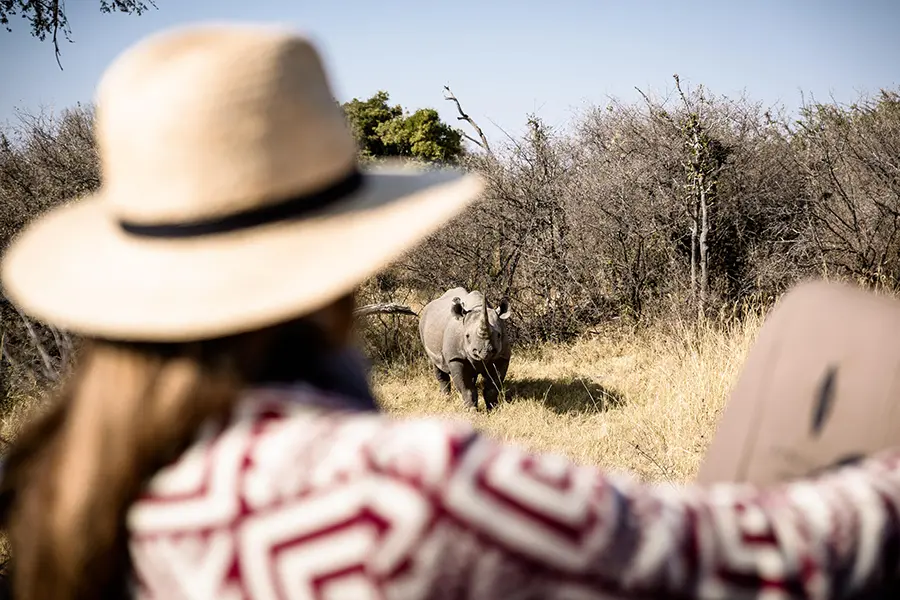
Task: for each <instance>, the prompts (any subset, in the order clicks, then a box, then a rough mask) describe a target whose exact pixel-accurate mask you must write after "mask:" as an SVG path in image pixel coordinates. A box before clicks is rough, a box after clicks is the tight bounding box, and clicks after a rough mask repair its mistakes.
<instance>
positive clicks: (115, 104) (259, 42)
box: [96, 25, 357, 225]
mask: <svg viewBox="0 0 900 600" xmlns="http://www.w3.org/2000/svg"><path fill="white" fill-rule="evenodd" d="M96 132H97V144H98V148H99V153H100V163H101V170H102V174H103V187H104V188H105V191H106V192H107V193H106V194H104V195H105V196H106V198H108V199H109V200H108V202H109V208H110V210H111V212H112V213H113V214H114V217H115V218H117V219H120V220H127V221H129V222H133V223H138V224H145V225H155V224H167V223H179V222H186V221H197V220H204V219H210V218H218V217H222V216H227V215H230V214H234V213H240V212H244V211H247V210H254V209H258V208H260V207H263V206H265V205H268V204H275V203H279V202H282V201H284V200H285V199H288V198H291V197H295V196H302V195H304V194H306V193H314V192H316V191H319V190H320V189H322V188H326V187H328V186H329V185H331V184H333V183H335V182H336V181H339V180H341V179H343V178H345V177H346V176H347V175H348V174H349V173H351V172H353V170H354V168H355V167H356V164H357V163H356V155H357V154H356V153H357V146H356V142H355V140H354V139H353V136H352V134H351V133H350V130H349V128H348V126H347V122H346V119H345V117H344V114H343V112H342V111H341V109H340V106H339V105H338V103H337V100H336V99H335V98H334V95H333V94H332V90H331V86H330V84H329V81H328V79H327V76H326V73H325V71H324V68H323V65H322V61H321V58H320V56H319V53H318V52H317V50H316V49H315V47H314V46H313V45H312V44H311V42H310V41H309V40H308V39H306V38H305V37H303V36H300V35H297V34H296V33H292V32H289V31H285V30H280V29H277V28H273V27H264V26H252V25H206V26H203V27H196V26H195V27H192V28H187V29H178V30H173V31H169V32H167V33H165V34H161V35H156V36H153V37H150V38H148V39H146V40H145V41H143V42H142V43H140V44H138V45H136V46H134V47H132V48H131V49H130V50H128V51H126V52H125V53H124V54H122V55H121V56H120V57H119V58H118V59H117V60H116V61H115V62H114V63H113V65H112V66H111V67H110V68H109V69H108V70H107V72H106V73H105V74H104V77H103V79H102V81H101V84H100V86H99V88H98V93H97V112H96Z"/></svg>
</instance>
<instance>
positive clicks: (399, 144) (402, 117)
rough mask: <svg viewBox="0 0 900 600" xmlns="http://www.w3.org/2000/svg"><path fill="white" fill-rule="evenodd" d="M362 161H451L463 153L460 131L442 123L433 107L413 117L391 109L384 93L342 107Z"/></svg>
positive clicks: (346, 103) (400, 110)
mask: <svg viewBox="0 0 900 600" xmlns="http://www.w3.org/2000/svg"><path fill="white" fill-rule="evenodd" d="M342 108H343V109H344V113H345V114H346V115H347V119H348V121H349V122H350V128H351V130H352V131H353V135H354V136H355V137H356V139H357V141H358V143H359V145H360V154H361V155H362V157H363V158H364V159H377V158H386V157H408V158H412V159H416V160H421V161H425V162H454V161H456V160H457V159H458V158H459V157H460V156H462V154H463V145H462V132H461V131H459V130H458V129H455V128H453V127H451V126H450V125H447V124H446V123H444V122H443V121H441V118H440V116H439V115H438V112H437V111H436V110H434V109H433V108H420V109H419V110H417V111H415V112H414V113H412V114H409V113H407V112H406V111H404V110H403V107H401V106H400V105H395V106H391V105H390V96H389V94H388V93H387V92H385V91H379V92H376V93H375V94H374V95H373V96H372V97H371V98H369V99H368V100H359V99H358V98H354V99H353V100H351V101H349V102H345V103H344V104H343V105H342Z"/></svg>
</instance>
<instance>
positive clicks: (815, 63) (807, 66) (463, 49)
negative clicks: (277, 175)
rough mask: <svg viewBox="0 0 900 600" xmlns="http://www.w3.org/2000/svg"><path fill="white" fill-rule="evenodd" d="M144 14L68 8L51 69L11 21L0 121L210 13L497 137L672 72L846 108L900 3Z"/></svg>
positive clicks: (444, 6)
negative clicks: (279, 32) (283, 26)
mask: <svg viewBox="0 0 900 600" xmlns="http://www.w3.org/2000/svg"><path fill="white" fill-rule="evenodd" d="M156 4H157V6H158V10H152V9H151V11H150V12H148V13H146V14H144V15H143V16H140V17H136V16H124V15H104V14H101V13H100V12H99V10H98V8H97V7H98V5H99V3H98V2H97V1H96V0H70V1H69V2H68V3H67V7H68V10H69V20H70V25H71V28H72V38H73V41H74V43H71V44H69V43H63V47H62V51H63V54H62V62H63V67H64V70H63V71H60V70H59V68H58V67H57V65H56V61H55V59H54V56H53V48H52V45H51V44H50V43H49V42H44V43H41V42H39V41H37V40H35V39H32V38H31V37H30V35H29V32H28V29H27V23H26V22H25V21H24V20H21V19H19V18H18V17H16V18H15V19H14V20H13V22H12V26H13V28H14V31H13V32H12V33H7V32H5V31H2V30H0V57H2V58H0V124H2V123H3V122H4V121H6V120H8V119H11V118H14V115H15V111H14V109H15V108H24V109H27V110H36V109H38V108H40V107H41V106H44V107H48V108H53V109H60V108H63V107H65V106H69V105H72V104H74V103H75V102H77V101H90V100H91V99H92V96H93V91H94V86H95V85H96V83H97V81H98V78H99V77H100V75H101V73H102V71H103V69H104V68H105V67H106V65H107V64H109V62H110V61H111V60H112V59H113V58H114V57H115V55H116V54H117V53H119V52H120V51H122V50H123V49H124V48H126V47H127V46H128V45H130V44H131V43H133V42H134V41H136V40H138V39H139V38H141V37H142V36H144V35H147V34H148V33H151V32H153V31H157V30H159V29H163V28H166V27H169V26H171V25H175V24H183V23H187V22H192V21H202V20H207V19H248V20H253V21H277V22H281V23H289V24H292V25H294V26H296V27H297V28H300V29H303V30H306V31H308V32H310V33H311V34H312V35H314V36H315V37H316V38H317V39H318V40H319V42H320V45H321V46H320V47H321V50H322V53H323V55H324V58H325V61H326V64H327V67H328V68H329V70H330V72H331V74H332V83H333V85H334V88H335V92H336V94H337V96H338V98H339V99H341V100H347V99H350V98H352V97H354V96H356V97H368V96H369V95H371V94H372V93H374V92H375V91H376V90H378V89H385V90H387V91H388V92H389V93H390V94H391V98H392V101H394V102H395V103H400V104H402V105H404V106H405V107H408V108H411V109H415V108H420V107H423V106H431V107H434V108H436V109H438V110H439V111H440V113H441V115H442V116H443V117H444V118H445V119H448V120H454V121H455V111H454V108H453V106H452V105H451V104H450V103H449V102H447V101H445V100H444V99H443V94H442V91H443V86H444V85H445V84H449V85H450V86H451V88H452V89H453V91H454V92H455V93H456V95H457V96H458V97H459V98H460V100H462V102H463V105H464V107H465V108H466V110H467V111H468V112H470V113H471V114H472V116H473V117H474V118H475V119H476V120H478V121H479V122H480V124H481V125H482V127H483V128H484V129H485V133H486V134H487V135H488V136H489V137H490V138H492V139H496V138H499V137H501V136H502V133H501V131H500V130H499V129H497V128H496V127H495V126H494V125H493V124H492V121H493V122H495V123H497V124H498V125H500V126H501V127H503V128H504V129H506V130H507V131H511V132H517V131H520V130H521V128H522V126H523V125H524V123H525V118H526V113H528V112H536V113H537V114H538V115H540V116H542V117H544V118H545V119H546V120H547V121H548V122H549V123H551V124H553V125H556V126H564V125H565V124H566V123H567V122H568V121H570V119H571V118H572V117H573V116H574V115H575V114H577V112H578V111H580V110H583V109H584V107H585V106H586V105H588V104H601V105H602V104H604V103H605V101H606V99H607V97H608V96H609V95H613V96H618V97H621V98H623V99H626V100H627V99H633V98H634V97H635V94H636V92H635V91H634V87H635V86H639V87H641V88H642V89H645V90H651V91H652V90H656V91H663V90H665V89H666V88H669V87H670V86H671V85H672V74H673V73H676V72H677V73H678V74H679V75H680V76H681V77H682V79H683V80H687V82H688V83H689V84H690V85H696V84H700V83H702V84H704V85H705V86H706V87H707V88H708V89H710V90H711V91H712V92H713V93H716V94H726V95H732V94H739V93H741V92H742V91H745V92H746V93H747V94H748V95H749V96H750V97H751V98H754V99H757V100H761V101H763V102H766V103H781V104H783V105H784V106H786V107H787V108H788V109H789V110H792V109H795V108H796V107H797V106H798V105H799V103H800V101H801V95H800V92H801V90H802V91H803V92H804V93H806V94H807V95H809V94H812V95H814V96H815V97H816V98H817V99H820V100H827V99H828V97H829V96H830V95H834V97H836V99H837V100H839V101H851V100H853V99H854V98H855V97H856V95H857V93H858V92H870V93H871V92H877V90H878V89H879V88H881V87H896V86H897V85H898V83H900V36H898V35H897V31H898V29H900V1H896V0H895V1H891V0H845V1H843V2H838V1H836V0H757V1H755V2H749V1H746V2H739V1H731V2H722V1H719V2H714V1H706V2H700V1H696V0H681V1H674V0H671V1H664V0H644V1H639V0H627V1H626V0H619V1H615V2H614V1H612V0H555V1H551V2H537V1H535V0H531V1H527V0H519V1H511V0H482V2H476V1H475V0H455V1H454V2H443V3H438V2H428V1H427V0H417V1H413V0H381V1H373V0H368V1H363V0H327V1H325V0H319V1H315V2H314V1H310V0H254V1H253V2H238V1H230V0H157V1H156Z"/></svg>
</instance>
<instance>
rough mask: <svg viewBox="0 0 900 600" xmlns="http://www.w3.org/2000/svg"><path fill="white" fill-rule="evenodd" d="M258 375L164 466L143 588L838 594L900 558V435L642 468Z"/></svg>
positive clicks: (154, 594) (380, 594) (143, 542)
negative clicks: (782, 466)
mask: <svg viewBox="0 0 900 600" xmlns="http://www.w3.org/2000/svg"><path fill="white" fill-rule="evenodd" d="M327 400H328V397H327V396H326V395H325V394H324V393H323V392H321V391H319V390H316V389H314V388H311V387H298V388H295V389H293V390H284V389H282V390H278V389H270V390H253V391H250V392H248V394H247V396H246V397H245V398H244V399H243V400H242V402H241V404H240V405H239V408H238V410H237V411H236V413H235V415H234V417H233V420H232V421H231V422H230V424H229V425H228V426H227V427H226V428H224V429H223V430H214V429H212V428H210V429H208V430H205V431H203V432H202V434H201V435H200V436H199V438H198V440H197V442H196V443H195V444H194V445H193V446H192V447H191V448H190V449H189V450H188V451H187V452H186V453H184V454H183V455H182V456H181V457H180V458H179V460H178V461H177V462H175V463H174V464H172V465H170V466H168V467H167V468H166V469H164V470H163V471H160V472H159V473H157V475H156V476H155V477H154V478H153V479H152V480H151V482H150V484H149V485H148V487H147V489H146V493H145V495H144V496H143V497H142V498H141V499H140V500H139V501H138V502H137V503H136V504H135V505H134V506H133V507H132V509H131V511H130V513H129V520H128V525H129V528H130V532H131V550H132V557H133V560H134V567H135V590H136V592H137V595H138V597H140V598H147V599H149V598H160V599H162V598H165V599H167V600H175V599H188V598H190V599H200V598H221V599H223V600H232V599H234V600H236V599H238V598H252V599H254V600H270V599H272V600H274V599H276V598H278V599H281V598H284V599H301V598H302V599H325V598H330V599H337V598H347V599H354V600H363V599H368V598H386V599H400V598H404V599H406V598H409V599H412V598H416V599H424V598H429V599H431V598H434V599H438V598H447V599H449V598H484V599H498V600H499V599H504V598H516V599H520V598H521V599H525V598H529V599H530V598H534V599H554V598H567V599H568V598H676V597H677V598H788V597H791V598H793V597H798V598H800V597H802V598H832V597H843V596H845V595H848V594H849V593H850V592H853V591H857V590H860V589H862V588H864V587H866V586H869V585H871V584H873V583H881V582H882V581H883V580H884V579H888V578H893V577H894V576H895V575H896V573H897V571H898V562H900V523H898V514H900V512H898V510H900V453H893V454H891V453H886V454H882V455H880V456H879V457H877V458H878V460H871V461H868V462H864V463H860V464H859V465H857V466H853V467H848V468H845V469H842V470H839V471H834V472H832V473H829V474H827V475H824V476H822V477H820V478H818V479H817V480H806V481H803V482H798V483H794V484H791V485H785V486H781V487H778V488H773V489H770V490H768V491H758V490H756V489H754V488H753V487H751V486H747V485H719V486H714V487H712V488H707V489H705V490H704V489H701V488H699V487H696V488H695V487H691V486H684V487H675V486H670V485H654V484H647V483H642V482H639V481H637V480H635V479H631V478H629V477H626V476H624V475H613V474H611V473H608V472H606V471H603V470H600V469H598V468H594V467H590V466H583V465H579V464H577V463H573V462H570V461H569V460H567V459H565V458H563V457H561V456H557V455H553V454H538V453H532V452H528V451H526V450H524V449H523V448H521V447H519V446H516V445H513V444H505V443H500V442H498V441H495V440H494V439H492V438H491V437H489V436H486V435H482V434H480V433H478V432H477V431H476V430H475V429H474V428H473V427H472V426H471V425H469V424H468V423H466V422H462V421H459V422H457V421H453V420H446V419H436V418H407V419H399V418H394V417H390V416H385V415H382V414H378V413H370V412H369V413H366V412H359V411H349V410H340V409H336V408H337V407H335V406H331V407H327V406H317V404H321V402H322V401H327Z"/></svg>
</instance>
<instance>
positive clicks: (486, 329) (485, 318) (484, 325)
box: [481, 298, 491, 338]
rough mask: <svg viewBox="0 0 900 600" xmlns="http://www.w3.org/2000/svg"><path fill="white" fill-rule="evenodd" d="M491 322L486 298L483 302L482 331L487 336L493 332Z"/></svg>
mask: <svg viewBox="0 0 900 600" xmlns="http://www.w3.org/2000/svg"><path fill="white" fill-rule="evenodd" d="M489 323H490V321H488V308H487V298H485V299H484V301H483V302H482V303H481V333H482V335H484V337H485V338H487V337H488V336H490V334H491V332H490V328H489Z"/></svg>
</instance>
